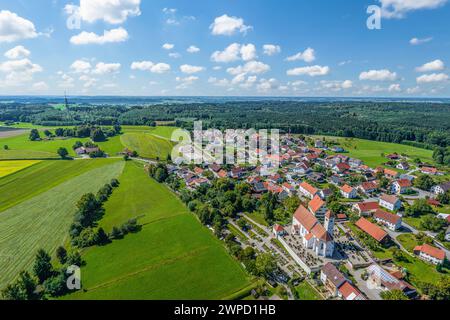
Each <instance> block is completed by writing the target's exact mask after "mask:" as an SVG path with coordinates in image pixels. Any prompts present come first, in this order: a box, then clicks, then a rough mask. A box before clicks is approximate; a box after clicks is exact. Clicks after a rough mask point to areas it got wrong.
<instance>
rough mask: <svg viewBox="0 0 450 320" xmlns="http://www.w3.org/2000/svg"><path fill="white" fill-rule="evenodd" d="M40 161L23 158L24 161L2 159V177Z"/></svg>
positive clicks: (0, 165)
mask: <svg viewBox="0 0 450 320" xmlns="http://www.w3.org/2000/svg"><path fill="white" fill-rule="evenodd" d="M36 163H39V161H36V160H23V161H0V178H2V177H5V176H7V175H10V174H13V173H14V172H18V171H20V170H23V169H25V168H28V167H31V166H32V165H35V164H36Z"/></svg>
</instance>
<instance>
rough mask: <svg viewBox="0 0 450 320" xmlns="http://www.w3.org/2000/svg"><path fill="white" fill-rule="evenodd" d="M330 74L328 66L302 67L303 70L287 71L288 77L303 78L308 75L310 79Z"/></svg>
mask: <svg viewBox="0 0 450 320" xmlns="http://www.w3.org/2000/svg"><path fill="white" fill-rule="evenodd" d="M329 73H330V67H328V66H325V67H323V66H318V65H316V66H310V67H301V68H295V69H290V70H288V71H287V75H288V76H301V75H308V76H310V77H317V76H326V75H327V74H329Z"/></svg>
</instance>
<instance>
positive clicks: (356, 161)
mask: <svg viewBox="0 0 450 320" xmlns="http://www.w3.org/2000/svg"><path fill="white" fill-rule="evenodd" d="M348 164H349V165H350V167H352V168H358V167H359V166H361V165H362V164H363V162H362V160H360V159H355V158H351V159H350V160H348Z"/></svg>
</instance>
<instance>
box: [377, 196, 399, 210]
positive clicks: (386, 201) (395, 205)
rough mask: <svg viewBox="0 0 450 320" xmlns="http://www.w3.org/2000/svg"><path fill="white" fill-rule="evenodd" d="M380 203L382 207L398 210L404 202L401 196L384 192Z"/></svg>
mask: <svg viewBox="0 0 450 320" xmlns="http://www.w3.org/2000/svg"><path fill="white" fill-rule="evenodd" d="M379 204H380V206H381V207H383V208H386V209H388V210H391V211H397V210H399V209H400V208H401V207H402V202H401V201H400V199H399V198H397V197H396V196H392V195H387V194H383V195H382V196H381V197H380V200H379Z"/></svg>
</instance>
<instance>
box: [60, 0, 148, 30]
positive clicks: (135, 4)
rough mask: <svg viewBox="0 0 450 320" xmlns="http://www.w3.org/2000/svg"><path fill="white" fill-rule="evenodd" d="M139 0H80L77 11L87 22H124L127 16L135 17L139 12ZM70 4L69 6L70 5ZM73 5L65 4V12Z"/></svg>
mask: <svg viewBox="0 0 450 320" xmlns="http://www.w3.org/2000/svg"><path fill="white" fill-rule="evenodd" d="M140 4H141V0H80V6H79V7H78V8H77V13H78V14H79V16H80V18H81V19H82V20H84V21H87V22H90V23H92V22H95V21H97V20H103V21H105V22H107V23H110V24H121V23H124V22H125V21H126V20H127V19H128V17H135V16H139V15H140V14H141V10H140V8H139V7H140ZM70 6H71V7H70ZM73 7H74V6H73V5H67V6H66V12H67V11H68V10H69V9H71V10H72V12H73Z"/></svg>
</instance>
